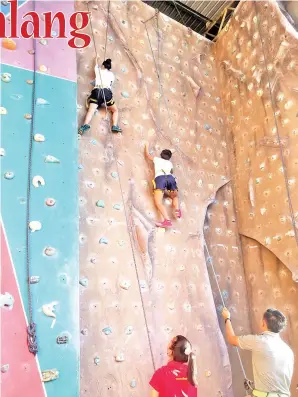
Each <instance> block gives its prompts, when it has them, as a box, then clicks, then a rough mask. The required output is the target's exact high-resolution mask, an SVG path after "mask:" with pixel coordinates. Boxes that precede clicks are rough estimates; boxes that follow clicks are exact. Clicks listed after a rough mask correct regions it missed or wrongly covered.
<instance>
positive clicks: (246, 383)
mask: <svg viewBox="0 0 298 397" xmlns="http://www.w3.org/2000/svg"><path fill="white" fill-rule="evenodd" d="M204 247H205V250H206V253H207V261H206V262H207V263H208V264H209V265H210V266H211V270H212V273H213V276H214V280H215V284H216V287H217V290H218V293H219V296H220V299H221V303H222V306H223V307H225V306H226V304H225V301H224V298H223V295H222V292H221V289H220V286H219V283H218V280H217V276H216V273H215V268H214V265H213V261H212V257H211V255H210V253H209V249H208V246H207V243H206V240H205V239H204ZM236 353H237V356H238V359H239V363H240V367H241V371H242V374H243V377H244V389H245V391H246V395H247V396H248V395H249V394H250V392H251V391H252V390H253V382H252V381H251V380H249V379H248V378H247V375H246V372H245V369H244V366H243V362H242V359H241V356H240V353H239V349H238V347H236Z"/></svg>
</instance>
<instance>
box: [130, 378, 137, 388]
mask: <svg viewBox="0 0 298 397" xmlns="http://www.w3.org/2000/svg"><path fill="white" fill-rule="evenodd" d="M129 385H130V387H131V388H132V389H134V388H136V387H137V381H136V380H135V379H132V380H131V381H130V384H129Z"/></svg>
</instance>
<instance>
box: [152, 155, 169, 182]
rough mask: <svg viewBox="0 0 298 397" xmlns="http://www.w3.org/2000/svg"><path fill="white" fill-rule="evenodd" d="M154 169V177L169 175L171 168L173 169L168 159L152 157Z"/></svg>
mask: <svg viewBox="0 0 298 397" xmlns="http://www.w3.org/2000/svg"><path fill="white" fill-rule="evenodd" d="M153 163H154V170H155V178H157V177H158V176H160V175H170V174H171V170H172V169H173V164H172V163H171V162H170V161H169V160H164V159H162V158H161V157H154V158H153Z"/></svg>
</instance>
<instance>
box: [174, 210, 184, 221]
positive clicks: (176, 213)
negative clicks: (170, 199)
mask: <svg viewBox="0 0 298 397" xmlns="http://www.w3.org/2000/svg"><path fill="white" fill-rule="evenodd" d="M175 216H176V218H178V219H180V218H182V212H181V210H180V209H179V210H175Z"/></svg>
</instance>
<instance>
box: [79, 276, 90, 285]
mask: <svg viewBox="0 0 298 397" xmlns="http://www.w3.org/2000/svg"><path fill="white" fill-rule="evenodd" d="M79 283H80V284H81V285H82V286H83V287H88V279H87V278H86V277H84V278H81V279H80V281H79Z"/></svg>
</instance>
